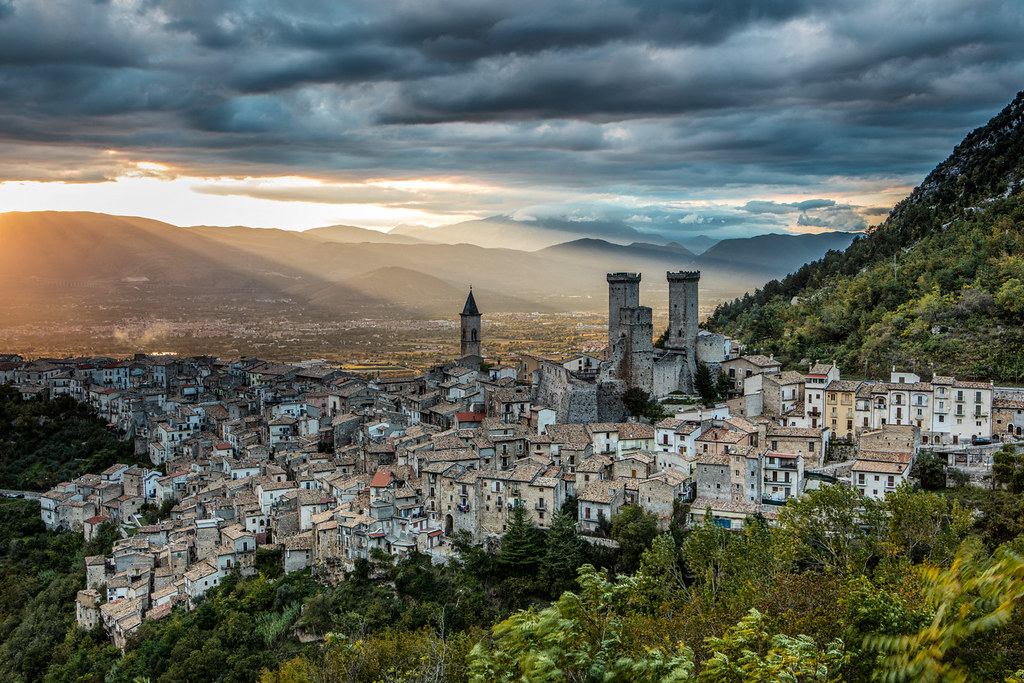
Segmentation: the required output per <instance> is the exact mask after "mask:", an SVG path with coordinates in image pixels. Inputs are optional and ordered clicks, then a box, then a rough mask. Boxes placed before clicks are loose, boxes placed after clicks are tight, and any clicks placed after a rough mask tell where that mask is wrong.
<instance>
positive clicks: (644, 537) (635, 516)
mask: <svg viewBox="0 0 1024 683" xmlns="http://www.w3.org/2000/svg"><path fill="white" fill-rule="evenodd" d="M657 535H658V516H657V515H655V514H654V513H652V512H647V511H646V510H644V509H643V508H642V507H641V506H639V505H626V506H625V507H623V508H622V509H621V510H619V512H618V513H616V514H614V515H612V530H611V537H612V538H613V539H614V540H616V541H618V543H619V548H620V551H621V552H620V553H619V565H620V566H621V567H622V569H623V570H624V571H627V572H634V571H636V569H637V567H639V566H640V558H641V556H642V555H643V554H644V551H645V550H647V549H648V548H650V547H651V543H652V542H653V541H654V538H655V536H657Z"/></svg>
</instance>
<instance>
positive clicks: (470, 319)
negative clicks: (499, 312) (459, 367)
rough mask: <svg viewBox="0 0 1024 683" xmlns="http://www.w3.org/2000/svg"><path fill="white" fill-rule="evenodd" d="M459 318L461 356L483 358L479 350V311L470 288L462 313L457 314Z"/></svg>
mask: <svg viewBox="0 0 1024 683" xmlns="http://www.w3.org/2000/svg"><path fill="white" fill-rule="evenodd" d="M459 317H460V318H461V320H462V343H461V345H460V350H461V355H462V356H478V357H480V358H483V353H482V352H481V348H480V310H479V309H478V308H477V307H476V299H474V298H473V288H472V287H470V289H469V296H468V297H466V305H465V306H463V307H462V313H460V314H459Z"/></svg>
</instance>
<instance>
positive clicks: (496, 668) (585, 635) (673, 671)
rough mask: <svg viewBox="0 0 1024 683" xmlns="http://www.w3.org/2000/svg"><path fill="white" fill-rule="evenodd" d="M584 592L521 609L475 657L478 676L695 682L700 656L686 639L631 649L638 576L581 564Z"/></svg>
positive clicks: (498, 679) (480, 679)
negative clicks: (695, 658) (639, 650)
mask: <svg viewBox="0 0 1024 683" xmlns="http://www.w3.org/2000/svg"><path fill="white" fill-rule="evenodd" d="M577 582H578V583H579V586H580V590H579V591H578V592H572V591H566V592H565V593H563V594H562V597H560V598H559V599H558V600H557V601H556V602H555V603H554V604H553V605H551V607H548V608H546V609H543V610H540V611H534V610H532V609H530V610H521V611H519V612H516V613H515V614H513V615H512V616H510V617H509V618H508V619H506V620H505V621H503V622H501V623H500V624H498V625H497V626H495V627H494V629H493V639H492V640H490V641H488V640H482V641H480V642H479V643H477V645H476V646H475V647H474V648H473V651H472V653H471V654H470V658H469V659H470V661H471V664H470V680H472V681H477V682H479V683H484V682H488V683H490V682H499V683H503V682H508V683H512V681H516V682H535V681H536V682H539V681H552V682H554V681H565V680H568V681H607V682H608V683H613V682H617V681H623V682H625V681H637V682H639V683H647V682H650V683H654V682H655V681H658V682H672V681H686V680H690V674H691V672H692V670H693V653H692V652H691V651H690V650H689V649H688V648H685V647H682V646H681V645H679V644H675V645H674V646H665V647H654V648H647V649H646V650H645V652H644V654H643V655H642V656H639V655H637V654H634V653H631V652H629V651H627V649H626V646H625V644H626V642H627V641H629V640H631V637H630V634H629V631H630V625H631V623H632V621H631V616H632V615H633V614H634V613H635V612H634V608H633V601H634V599H635V592H636V585H637V579H636V578H634V577H629V576H627V577H622V578H620V579H619V580H618V581H617V582H616V581H611V580H609V579H608V574H607V572H606V571H597V570H596V569H594V568H593V567H592V566H590V565H584V566H583V567H581V568H580V572H579V577H578V579H577Z"/></svg>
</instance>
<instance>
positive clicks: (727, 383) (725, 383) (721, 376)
mask: <svg viewBox="0 0 1024 683" xmlns="http://www.w3.org/2000/svg"><path fill="white" fill-rule="evenodd" d="M715 390H716V391H717V392H718V398H726V397H727V396H728V395H729V392H730V391H732V380H730V379H729V375H727V374H725V373H724V372H720V373H718V380H717V382H716V383H715Z"/></svg>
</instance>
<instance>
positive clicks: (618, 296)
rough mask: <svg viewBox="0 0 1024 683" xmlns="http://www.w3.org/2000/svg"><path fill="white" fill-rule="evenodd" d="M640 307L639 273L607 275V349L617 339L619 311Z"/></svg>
mask: <svg viewBox="0 0 1024 683" xmlns="http://www.w3.org/2000/svg"><path fill="white" fill-rule="evenodd" d="M639 305H640V273H608V349H609V350H611V348H612V347H613V346H615V340H616V339H618V338H619V335H620V330H619V311H620V310H622V309H623V308H636V307H637V306H639Z"/></svg>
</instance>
